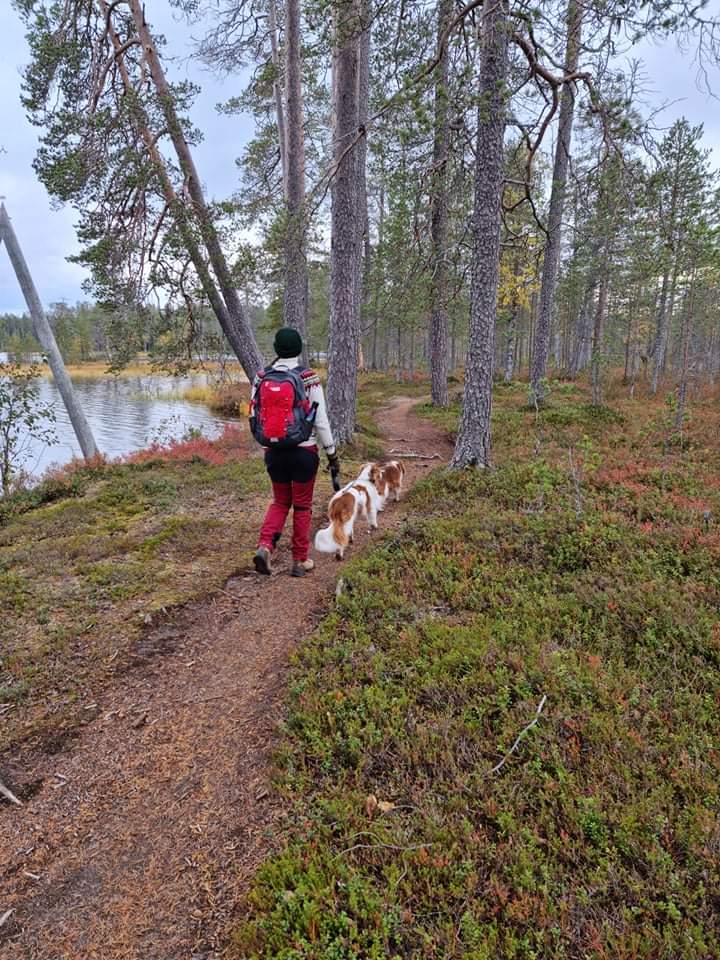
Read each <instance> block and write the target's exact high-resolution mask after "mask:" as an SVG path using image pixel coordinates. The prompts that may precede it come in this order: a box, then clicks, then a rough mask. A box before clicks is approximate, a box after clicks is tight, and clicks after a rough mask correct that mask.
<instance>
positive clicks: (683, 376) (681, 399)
mask: <svg viewBox="0 0 720 960" xmlns="http://www.w3.org/2000/svg"><path fill="white" fill-rule="evenodd" d="M694 314H695V266H694V265H693V269H692V273H691V278H690V289H689V290H688V305H687V312H686V315H685V330H684V331H683V340H682V367H681V370H680V385H679V387H678V403H677V410H676V411H675V429H676V430H682V426H683V421H684V420H685V405H686V403H687V389H688V373H689V366H690V364H689V359H690V343H691V341H692V335H693V319H694Z"/></svg>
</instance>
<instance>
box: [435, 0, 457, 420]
mask: <svg viewBox="0 0 720 960" xmlns="http://www.w3.org/2000/svg"><path fill="white" fill-rule="evenodd" d="M452 15H453V0H440V2H439V3H438V24H437V31H438V47H439V48H440V59H439V61H438V65H437V67H436V73H435V130H434V134H433V178H432V198H431V204H432V212H431V215H430V238H431V244H432V254H431V268H432V272H433V273H432V282H431V284H430V394H431V398H432V402H433V404H434V405H435V406H436V407H446V406H447V405H448V319H447V286H448V268H447V254H448V251H447V233H448V169H447V166H448V153H449V148H450V110H449V103H448V99H449V94H448V76H449V69H448V43H447V30H448V26H449V24H450V21H451V18H452Z"/></svg>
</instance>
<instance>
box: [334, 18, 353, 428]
mask: <svg viewBox="0 0 720 960" xmlns="http://www.w3.org/2000/svg"><path fill="white" fill-rule="evenodd" d="M359 21H360V0H338V2H337V4H336V7H335V39H334V50H333V99H334V114H335V118H334V119H335V122H334V130H333V153H334V161H335V171H334V178H333V186H332V198H331V212H330V336H329V344H328V391H327V393H328V412H329V415H330V423H331V426H332V429H333V434H334V436H335V440H336V442H337V443H349V442H350V441H351V440H352V436H353V431H354V429H355V399H356V394H357V357H358V345H359V342H360V317H359V302H358V294H359V287H360V283H359V279H358V273H359V268H360V256H359V249H358V248H359V246H360V236H361V232H360V228H359V225H358V214H359V210H360V204H359V200H358V193H359V179H358V150H357V144H354V145H353V142H354V140H355V138H356V136H357V135H358V121H359V109H358V107H359V105H358V96H359V67H360V22H359Z"/></svg>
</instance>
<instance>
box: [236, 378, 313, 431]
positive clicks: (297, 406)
mask: <svg viewBox="0 0 720 960" xmlns="http://www.w3.org/2000/svg"><path fill="white" fill-rule="evenodd" d="M302 372H303V371H302V369H301V368H300V367H293V368H289V369H285V370H278V369H276V368H275V367H265V369H264V370H261V371H260V373H258V381H259V382H258V385H257V389H256V391H255V397H254V399H253V402H252V405H251V408H250V430H251V431H252V435H253V436H254V437H255V439H256V440H257V442H258V443H259V444H261V445H262V446H263V447H296V446H297V445H298V444H299V443H304V442H305V441H306V440H309V439H310V436H311V434H312V432H313V427H314V426H315V414H316V412H317V404H316V403H313V404H311V403H310V401H309V400H308V398H307V393H306V390H305V381H304V380H303V377H302Z"/></svg>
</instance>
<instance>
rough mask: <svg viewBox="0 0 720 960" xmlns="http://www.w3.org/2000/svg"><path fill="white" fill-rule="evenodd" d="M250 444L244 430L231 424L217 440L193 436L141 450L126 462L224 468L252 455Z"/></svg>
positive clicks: (131, 455)
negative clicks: (159, 462)
mask: <svg viewBox="0 0 720 960" xmlns="http://www.w3.org/2000/svg"><path fill="white" fill-rule="evenodd" d="M248 451H249V441H248V434H247V431H246V430H245V429H244V427H242V426H240V425H239V424H237V425H236V424H227V425H226V426H225V429H224V430H223V432H222V434H221V435H220V436H219V437H218V438H217V439H216V440H208V438H207V437H193V438H192V439H190V440H171V441H170V443H168V444H158V443H154V444H152V445H151V446H149V447H148V448H147V449H145V450H138V452H137V453H133V454H130V456H128V457H126V458H125V459H124V462H126V463H147V462H148V461H151V460H152V461H154V460H159V461H162V462H163V463H171V462H172V463H197V462H202V463H207V464H210V465H211V466H223V465H224V464H226V463H232V462H233V461H237V460H244V459H245V458H246V457H247V456H248Z"/></svg>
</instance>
